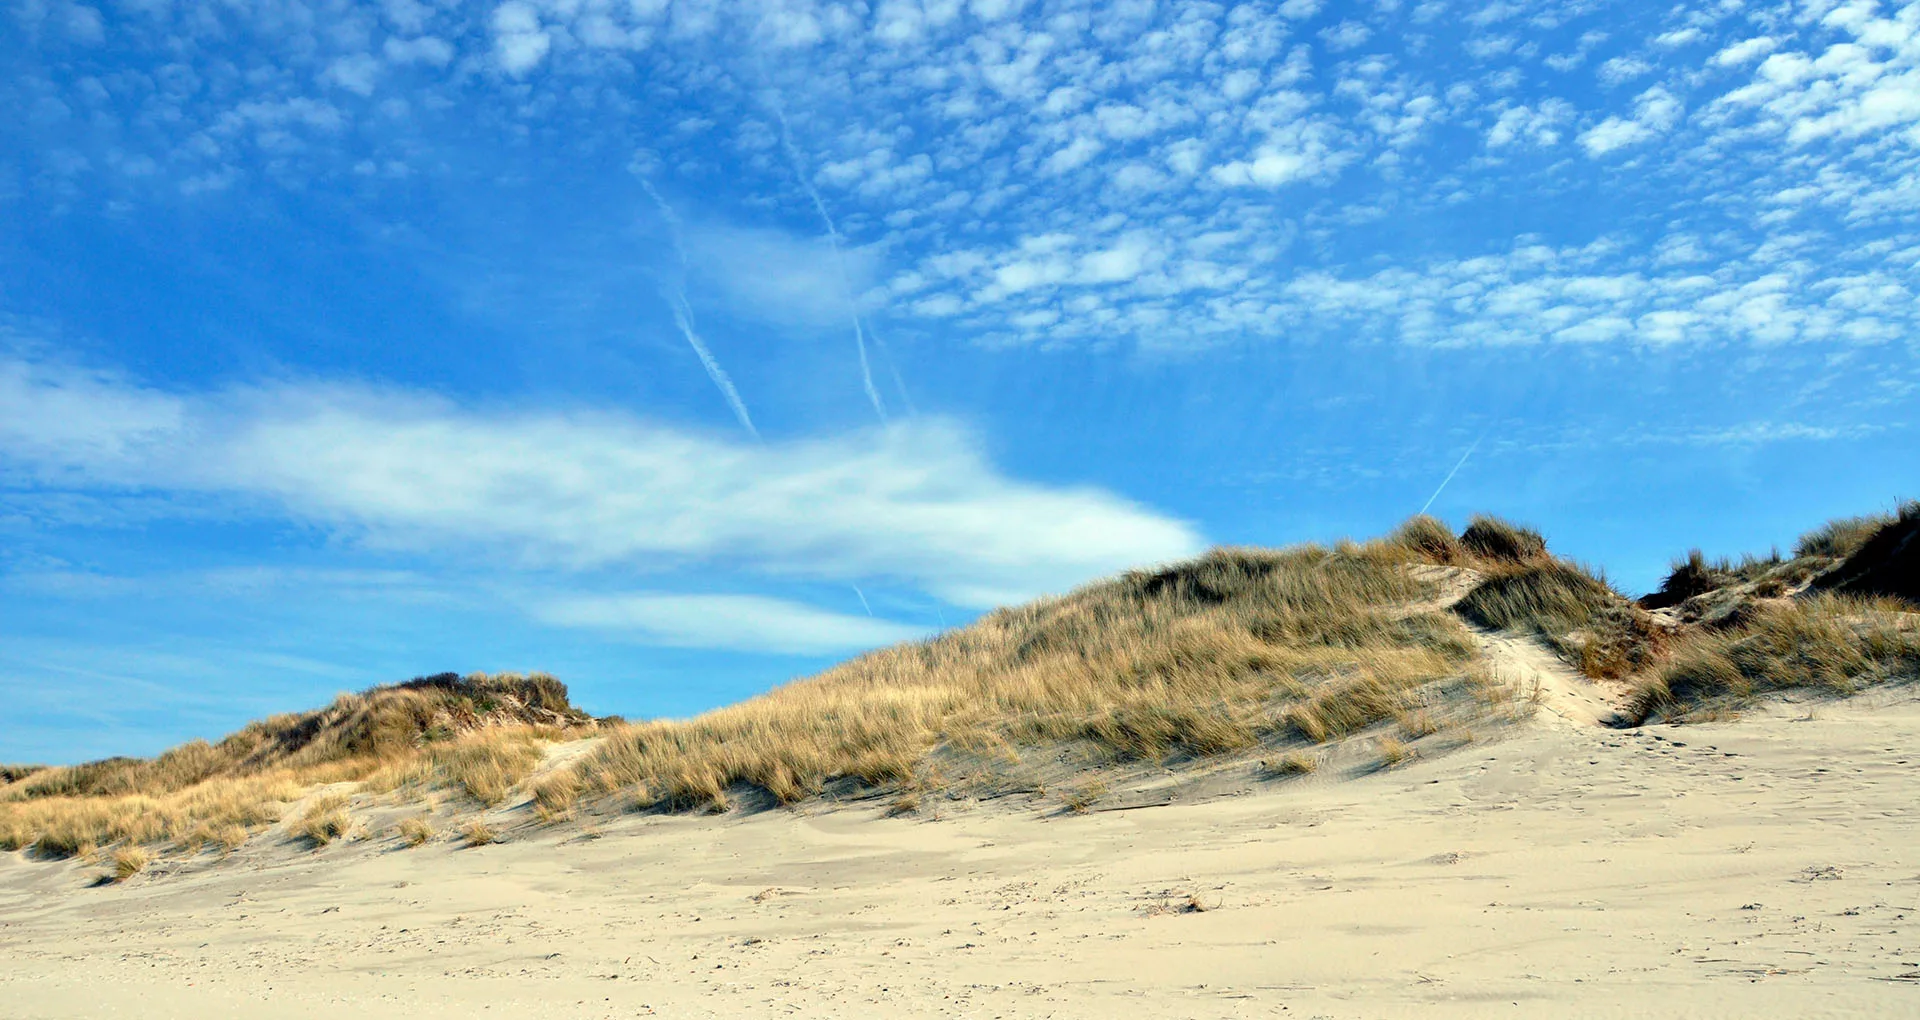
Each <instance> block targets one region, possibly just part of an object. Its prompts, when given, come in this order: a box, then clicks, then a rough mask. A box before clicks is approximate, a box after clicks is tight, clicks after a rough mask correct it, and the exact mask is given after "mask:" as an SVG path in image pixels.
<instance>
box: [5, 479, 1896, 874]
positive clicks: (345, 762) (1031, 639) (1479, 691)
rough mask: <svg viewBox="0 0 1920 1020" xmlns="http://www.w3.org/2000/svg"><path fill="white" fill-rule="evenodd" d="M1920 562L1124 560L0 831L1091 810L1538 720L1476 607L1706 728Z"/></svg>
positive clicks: (1390, 760) (1878, 548)
mask: <svg viewBox="0 0 1920 1020" xmlns="http://www.w3.org/2000/svg"><path fill="white" fill-rule="evenodd" d="M1916 556H1920V503H1909V504H1906V505H1904V506H1903V507H1902V508H1901V509H1900V510H1899V512H1898V513H1896V514H1886V515H1876V516H1872V517H1863V518H1852V519H1847V520H1840V521H1834V522H1831V523H1829V524H1827V525H1825V526H1823V527H1821V528H1820V529H1817V530H1816V531H1813V532H1810V533H1809V534H1807V535H1805V536H1803V537H1802V538H1801V539H1800V541H1799V542H1798V543H1797V544H1796V546H1795V547H1794V551H1793V555H1792V556H1782V555H1780V554H1779V553H1778V552H1775V553H1773V554H1772V555H1770V556H1768V557H1765V558H1755V557H1747V558H1745V559H1743V560H1741V561H1739V562H1737V563H1735V562H1732V561H1728V560H1718V561H1710V560H1708V559H1707V558H1706V557H1705V556H1704V555H1703V554H1701V553H1700V552H1698V551H1695V552H1693V553H1691V554H1689V556H1687V557H1686V558H1685V559H1682V560H1680V561H1677V562H1676V563H1675V565H1674V569H1673V571H1672V573H1671V574H1670V576H1669V577H1668V578H1667V580H1666V582H1665V583H1664V584H1663V585H1662V587H1661V589H1660V591H1658V592H1655V593H1653V594H1651V595H1648V596H1646V597H1645V598H1643V599H1640V600H1638V601H1637V602H1636V601H1633V600H1629V599H1628V598H1627V597H1625V596H1623V595H1622V594H1620V593H1619V592H1618V591H1616V590H1615V589H1614V587H1613V586H1612V585H1611V584H1610V583H1609V582H1608V581H1607V579H1606V578H1605V576H1604V575H1602V574H1600V573H1597V572H1595V571H1593V570H1591V569H1589V568H1587V567H1585V566H1583V565H1581V564H1578V563H1575V562H1572V561H1569V560H1566V559H1562V558H1558V557H1555V556H1554V555H1552V554H1551V553H1550V552H1549V551H1548V549H1547V546H1546V542H1545V541H1544V540H1543V539H1542V538H1541V536H1540V535H1539V534H1538V533H1537V532H1534V531H1532V530H1530V529H1527V528H1524V527H1520V526H1517V525H1514V524H1511V523H1508V522H1506V521H1502V520H1500V519H1497V518H1493V517H1485V516H1482V517H1476V518H1474V519H1473V520H1472V522H1470V523H1469V525H1468V526H1467V528H1466V529H1465V530H1463V531H1462V532H1460V533H1458V534H1456V533H1454V532H1453V531H1452V530H1451V529H1449V528H1448V527H1447V526H1446V525H1444V524H1443V523H1441V522H1440V521H1438V520H1436V519H1434V518H1431V517H1426V516H1418V517H1415V518H1413V519H1411V520H1409V521H1407V522H1406V523H1405V524H1404V525H1402V526H1401V527H1400V528H1399V529H1397V530H1396V531H1395V532H1393V533H1392V534H1390V535H1388V536H1386V537H1384V538H1380V539H1376V540H1373V541H1369V542H1365V543H1353V542H1341V543H1338V544H1335V545H1332V546H1323V545H1303V546H1297V547H1292V548H1287V549H1279V550H1269V549H1252V548H1222V549H1216V550H1214V551H1212V552H1210V553H1208V554H1206V555H1205V556H1202V557H1200V558H1198V559H1195V560H1192V561H1188V562H1184V563H1178V564H1172V565H1168V566H1165V567H1159V568H1154V569H1146V570H1137V571H1132V572H1129V573H1126V574H1123V575H1121V576H1119V577H1115V578H1112V579H1109V580H1105V581H1101V582H1097V583H1094V584H1091V585H1088V586H1086V587H1084V588H1081V589H1079V590H1077V591H1074V592H1072V593H1069V594H1066V595H1063V596H1058V597H1053V598H1046V599H1041V600H1038V601H1035V602H1032V603H1029V604H1026V605H1023V606H1018V607H1013V608H1006V609H1000V610H996V611H994V612H992V613H989V614H987V615H986V616H985V617H983V618H981V619H980V620H978V621H976V622H975V623H973V624H971V625H969V626H966V627H961V628H958V629H955V630H952V631H949V632H947V633H944V634H941V635H938V636H936V637H933V638H931V639H928V640H925V641H917V642H911V643H907V644H901V645H897V646H894V647H890V648H885V649H881V650H878V651H874V652H870V653H868V654H865V655H862V656H859V657H857V658H854V659H852V660H850V661H848V662H846V663H843V664H841V665H839V666H836V667H834V668H832V669H829V670H827V671H826V672H824V673H821V674H819V675H817V676H813V677H810V678H806V679H802V680H798V681H794V682H792V683H789V684H786V685H784V686H781V687H778V688H775V689H773V690H771V691H769V692H767V693H766V694H763V695H760V696H758V697H755V698H751V699H748V700H746V701H743V702H741V703H739V704H736V705H732V706H729V707H725V708H721V709H717V710H715V711H712V712H708V713H706V714H703V715H700V716H697V717H695V718H692V719H686V720H656V721H645V722H627V721H624V720H620V719H616V718H605V719H595V718H593V717H592V716H590V715H588V714H587V713H585V712H584V711H582V710H580V709H579V708H577V707H575V706H574V705H573V704H572V703H571V701H570V700H569V697H568V692H567V689H566V687H565V686H564V685H563V684H561V683H560V682H559V681H558V680H555V679H554V678H552V677H550V676H546V675H544V674H533V675H525V676H523V675H519V674H501V675H491V676H490V675H487V674H473V675H470V676H465V677H461V676H456V675H453V674H443V675H440V676H434V677H425V678H421V679H417V680H413V681H409V682H407V683H403V684H397V685H393V686H385V687H377V688H374V689H371V690H368V691H365V692H362V693H359V694H347V695H341V696H340V697H339V698H337V699H336V700H335V701H334V702H333V703H332V704H330V705H328V706H326V707H325V708H322V709H319V710H316V711H310V712H300V713H291V714H286V715H280V716H274V717H272V718H269V719H265V720H261V721H259V722H255V723H253V724H251V725H249V726H247V727H245V728H244V729H242V730H240V731H238V732H236V733H234V734H232V735H230V736H228V737H226V738H224V739H223V740H221V741H219V742H217V743H208V742H205V741H193V742H190V743H187V744H183V745H181V746H179V747H176V748H174V749H172V750H169V751H167V752H165V753H164V754H161V755H159V756H158V757H155V758H152V759H133V758H113V759H107V760H104V761H98V762H91V763H87V764H84V765H76V766H68V767H52V768H36V767H33V766H0V848H4V849H8V850H22V849H24V850H28V851H30V852H32V853H34V854H36V855H39V856H42V857H48V858H66V857H74V856H83V857H90V858H98V859H101V860H103V861H105V862H107V863H108V864H109V866H110V869H111V870H110V877H111V878H112V879H113V880H116V881H124V880H126V879H129V878H131V877H133V876H135V875H137V874H140V873H141V872H142V871H143V870H144V869H146V868H147V867H148V866H149V864H150V862H152V861H155V860H160V859H164V858H165V857H167V856H169V855H171V856H175V857H178V856H182V855H195V854H200V853H208V852H212V853H221V854H225V853H231V852H233V851H234V850H237V849H239V848H240V847H242V846H243V845H245V844H247V843H248V841H249V840H251V839H253V838H255V837H256V836H258V835H259V834H261V833H262V832H265V831H268V830H269V829H275V828H276V827H277V831H279V832H280V833H281V834H283V836H284V837H285V838H286V839H288V840H295V841H299V842H302V843H304V844H305V845H308V846H311V847H314V848H316V849H317V848H321V847H326V846H329V845H331V844H334V843H336V842H339V841H342V840H348V841H351V840H357V839H365V838H383V839H385V838H391V839H393V840H394V841H395V842H396V845H398V846H419V845H423V844H426V843H429V842H432V841H434V840H436V839H441V838H451V839H458V840H460V841H462V842H464V843H465V844H466V845H469V846H479V845H484V844H487V843H491V842H495V841H496V840H498V839H501V838H505V831H504V828H503V827H504V826H507V825H510V824H513V822H514V819H512V818H502V817H499V816H498V808H499V807H500V806H501V805H503V804H505V803H507V802H509V801H510V800H512V801H514V802H516V803H518V802H519V801H521V800H523V799H524V801H525V803H526V804H527V805H528V807H529V809H530V813H531V814H532V815H533V816H534V818H533V820H534V821H535V822H537V823H554V822H558V821H560V820H563V819H566V818H569V817H572V816H574V815H575V814H576V813H578V812H580V811H582V810H588V811H593V812H607V811H618V810H657V811H721V810H727V809H729V808H730V807H735V806H746V807H753V806H772V805H777V804H794V803H798V802H802V801H807V800H810V799H814V798H827V799H834V800H848V799H875V800H879V801H881V802H883V803H885V804H886V805H887V806H888V807H889V809H890V810H892V811H894V812H896V813H908V812H916V811H922V810H924V809H925V808H926V806H927V805H928V804H930V803H932V802H934V801H936V800H940V801H946V800H968V799H972V800H984V799H992V798H995V797H999V796H1005V795H1009V794H1014V793H1019V794H1025V795H1027V796H1029V797H1035V796H1039V797H1043V798H1045V797H1051V798H1052V800H1051V802H1052V803H1055V804H1057V805H1058V806H1060V807H1062V808H1064V809H1067V810H1085V809H1088V808H1089V807H1091V806H1092V805H1094V804H1095V803H1097V802H1098V801H1099V800H1100V799H1101V798H1102V797H1104V796H1106V794H1107V789H1108V788H1107V785H1106V781H1105V779H1103V778H1102V777H1103V776H1104V775H1106V774H1108V773H1111V772H1113V771H1115V770H1125V769H1128V768H1137V767H1141V766H1153V767H1159V768H1177V767H1180V766H1182V765H1183V764H1187V763H1205V762H1209V761H1217V760H1220V759H1221V758H1222V757H1223V756H1227V757H1230V756H1233V755H1246V756H1251V757H1254V758H1258V759H1259V760H1260V762H1261V763H1262V764H1261V767H1260V770H1259V774H1260V775H1262V776H1265V777H1267V778H1272V779H1276V780H1279V779H1284V778H1286V777H1291V776H1299V775H1304V774H1307V773H1311V772H1314V771H1315V770H1316V769H1318V768H1319V767H1320V765H1321V763H1322V762H1323V760H1324V757H1325V754H1324V751H1323V750H1322V749H1323V748H1324V747H1325V745H1328V744H1332V743H1338V742H1343V741H1347V740H1350V739H1354V738H1364V739H1369V740H1371V741H1372V744H1371V745H1370V746H1371V747H1372V748H1373V755H1374V758H1375V767H1381V768H1389V767H1393V766H1394V765H1396V764H1399V763H1401V762H1403V761H1406V760H1408V759H1409V758H1411V757H1414V756H1416V755H1419V754H1421V753H1423V749H1426V748H1431V749H1435V750H1444V749H1445V748H1448V747H1454V746H1460V745H1463V744H1466V743H1470V742H1472V741H1473V740H1474V739H1475V735H1474V729H1473V727H1474V726H1476V725H1486V726H1494V727H1497V726H1498V725H1501V724H1503V723H1505V722H1511V721H1513V720H1515V719H1518V718H1522V717H1524V716H1525V715H1526V714H1527V712H1528V711H1529V710H1530V707H1531V706H1530V703H1529V699H1528V696H1527V692H1525V691H1521V690H1517V689H1515V687H1514V686H1512V685H1511V684H1508V683H1505V682H1503V681H1502V680H1501V679H1500V678H1499V677H1498V676H1496V675H1494V673H1493V671H1491V670H1490V669H1489V668H1488V666H1487V663H1486V662H1485V661H1484V660H1483V658H1482V656H1481V653H1480V652H1479V650H1478V649H1479V648H1480V644H1479V642H1478V641H1477V637H1478V635H1476V633H1475V628H1479V629H1481V630H1482V631H1504V632H1508V633H1513V634H1520V635H1524V636H1526V637H1528V638H1530V639H1536V640H1538V641H1540V642H1541V643H1542V644H1543V645H1545V646H1546V647H1547V648H1550V649H1551V650H1552V651H1553V652H1555V653H1556V654H1558V655H1559V656H1560V657H1561V658H1563V659H1564V660H1565V661H1566V662H1567V663H1569V664H1570V665H1571V666H1572V667H1574V668H1575V669H1577V670H1578V671H1580V672H1581V673H1583V674H1584V675H1586V676H1587V677H1590V678H1592V679H1594V680H1596V681H1604V682H1607V683H1610V684H1614V685H1617V687H1618V688H1619V689H1621V690H1623V691H1625V692H1626V696H1625V699H1624V700H1625V703H1626V704H1627V706H1628V709H1627V715H1628V717H1629V718H1628V720H1627V721H1630V722H1637V721H1645V720H1648V719H1654V718H1663V719H1668V720H1684V719H1689V718H1717V717H1725V716H1729V715H1731V714H1734V713H1737V712H1738V711H1739V709H1740V707H1741V706H1742V705H1743V704H1746V703H1748V702H1750V701H1751V700H1752V699H1753V698H1755V697H1758V696H1761V695H1764V694H1766V693H1768V692H1772V691H1780V690H1787V689H1794V688H1806V689H1813V690H1816V691H1820V692H1827V693H1832V694H1836V695H1837V694H1845V693H1850V692H1852V691H1855V690H1858V689H1861V688H1863V687H1868V686H1872V685H1875V684H1881V683H1886V682H1891V681H1901V680H1911V679H1913V678H1914V677H1915V676H1916V675H1917V674H1920V607H1917V606H1916V604H1915V602H1914V601H1913V600H1914V599H1915V598H1916V597H1920V593H1912V592H1908V591H1904V590H1901V589H1899V588H1898V584H1900V583H1911V581H1910V579H1911V578H1912V577H1913V576H1914V571H1913V569H1912V566H1911V564H1912V562H1913V559H1914V557H1916ZM1902 564H1907V566H1902ZM1888 578H1892V579H1894V580H1893V581H1892V582H1888V581H1887V579H1888ZM1903 578H1904V579H1909V580H1907V581H1904V582H1903V581H1901V580H1900V579H1903ZM1889 583H1891V584H1892V585H1893V587H1889ZM588 738H592V739H593V743H592V744H591V745H584V744H583V745H579V748H580V750H581V753H577V754H570V755H565V756H561V757H558V758H555V759H554V760H552V761H549V760H548V757H549V753H550V752H551V751H552V750H553V749H554V748H555V747H556V746H559V745H568V744H570V743H571V742H574V741H581V740H585V739H588ZM375 806H379V807H381V808H382V809H383V811H382V812H380V813H381V814H383V815H385V816H387V818H388V820H387V821H384V822H381V823H380V824H379V827H378V828H377V829H376V828H375V827H374V824H373V823H372V822H370V821H369V820H368V819H369V818H370V817H371V816H372V814H373V813H372V812H370V811H369V810H368V809H369V808H371V807H375ZM402 816H404V817H402ZM522 821H523V822H524V819H523V820H522Z"/></svg>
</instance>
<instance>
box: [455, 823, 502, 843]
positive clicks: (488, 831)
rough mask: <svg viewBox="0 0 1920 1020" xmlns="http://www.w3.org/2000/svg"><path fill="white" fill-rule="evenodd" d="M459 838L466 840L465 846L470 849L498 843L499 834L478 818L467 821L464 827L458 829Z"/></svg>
mask: <svg viewBox="0 0 1920 1020" xmlns="http://www.w3.org/2000/svg"><path fill="white" fill-rule="evenodd" d="M460 838H462V839H464V840H466V843H467V845H468V846H470V847H474V846H486V845H488V844H489V843H498V842H500V834H499V833H498V832H496V831H494V828H493V826H491V825H488V824H487V823H486V822H485V821H484V820H483V819H479V818H473V819H469V820H468V821H467V823H466V824H465V825H462V826H461V827H460Z"/></svg>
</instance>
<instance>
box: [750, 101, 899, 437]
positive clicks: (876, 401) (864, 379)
mask: <svg viewBox="0 0 1920 1020" xmlns="http://www.w3.org/2000/svg"><path fill="white" fill-rule="evenodd" d="M773 97H774V98H773V102H771V103H769V104H768V105H770V106H772V107H773V116H774V119H775V120H778V121H779V122H780V147H781V148H782V149H784V150H786V153H787V160H788V161H789V162H791V163H792V164H793V175H794V176H795V177H798V178H799V179H800V187H802V188H804V189H805V190H806V192H807V197H808V198H810V199H812V200H813V208H814V210H815V211H816V212H818V213H819V214H820V220H821V222H823V223H825V224H826V225H827V243H828V244H829V245H831V246H832V247H833V264H834V267H835V268H836V269H838V270H839V271H840V296H841V297H843V298H845V299H846V302H847V313H848V314H849V315H851V316H852V318H853V343H854V346H855V347H856V348H858V349H859V351H860V382H861V384H862V385H864V386H865V387H866V390H867V400H868V401H869V402H871V403H872V404H873V413H875V414H877V415H879V416H880V420H881V421H886V420H887V406H886V405H885V404H884V403H882V402H881V400H880V389H879V387H877V386H875V385H874V384H873V365H872V364H871V363H870V362H869V361H868V360H867V329H866V324H865V323H863V322H861V320H860V306H859V305H858V304H856V303H855V302H854V300H853V281H852V280H851V279H850V278H849V277H848V276H847V257H846V255H845V254H844V253H842V252H841V250H840V230H839V228H837V227H835V226H834V225H833V214H832V213H829V212H827V203H826V202H825V201H824V200H822V199H821V197H820V189H819V188H816V187H814V186H813V178H812V177H810V176H808V175H807V163H806V160H804V159H802V158H800V147H799V146H797V145H795V144H793V129H792V128H791V127H789V126H788V124H787V114H786V111H785V110H783V109H781V108H780V101H779V95H778V93H773Z"/></svg>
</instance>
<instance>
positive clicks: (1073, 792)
mask: <svg viewBox="0 0 1920 1020" xmlns="http://www.w3.org/2000/svg"><path fill="white" fill-rule="evenodd" d="M1111 792H1113V791H1112V790H1111V788H1109V787H1108V786H1107V784H1106V782H1105V781H1104V780H1102V779H1099V778H1098V777H1096V778H1093V779H1088V780H1085V781H1083V782H1079V783H1075V784H1074V785H1072V786H1070V787H1068V788H1067V790H1066V792H1064V793H1062V794H1061V795H1060V802H1061V803H1062V804H1065V805H1066V808H1067V810H1068V811H1071V812H1073V813H1074V814H1076V815H1084V814H1086V813H1087V812H1088V811H1091V810H1093V806H1094V805H1095V804H1098V803H1100V801H1101V800H1102V799H1103V798H1105V797H1106V796H1107V794H1109V793H1111Z"/></svg>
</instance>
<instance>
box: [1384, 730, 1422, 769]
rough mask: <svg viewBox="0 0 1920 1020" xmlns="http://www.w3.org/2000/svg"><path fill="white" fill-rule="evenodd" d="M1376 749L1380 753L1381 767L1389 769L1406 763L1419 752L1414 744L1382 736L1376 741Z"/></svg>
mask: <svg viewBox="0 0 1920 1020" xmlns="http://www.w3.org/2000/svg"><path fill="white" fill-rule="evenodd" d="M1374 751H1375V752H1377V753H1378V754H1379V755H1380V767H1381V768H1388V769H1390V768H1394V767H1396V766H1399V765H1404V764H1406V763H1407V762H1410V761H1412V760H1413V759H1414V757H1415V756H1416V755H1417V754H1418V752H1417V751H1415V750H1414V749H1413V745H1412V744H1409V743H1407V742H1406V741H1404V740H1397V739H1395V738H1393V737H1381V738H1380V739H1379V740H1378V741H1376V742H1375V743H1374Z"/></svg>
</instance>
